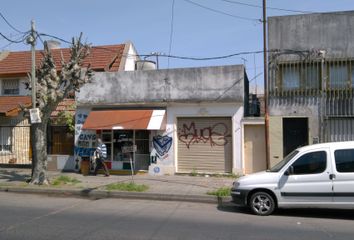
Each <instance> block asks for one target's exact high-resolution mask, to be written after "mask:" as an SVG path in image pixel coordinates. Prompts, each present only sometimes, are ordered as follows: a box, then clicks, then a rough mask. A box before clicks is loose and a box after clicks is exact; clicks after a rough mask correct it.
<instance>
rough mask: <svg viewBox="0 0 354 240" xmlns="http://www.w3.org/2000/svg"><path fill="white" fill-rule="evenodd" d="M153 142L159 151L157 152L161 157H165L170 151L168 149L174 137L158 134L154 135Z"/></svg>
mask: <svg viewBox="0 0 354 240" xmlns="http://www.w3.org/2000/svg"><path fill="white" fill-rule="evenodd" d="M152 143H153V145H154V148H155V150H156V151H157V154H158V155H159V156H160V157H163V156H164V155H166V154H167V153H168V151H169V150H170V148H171V145H172V137H169V136H167V135H165V136H161V135H158V136H155V137H153V140H152Z"/></svg>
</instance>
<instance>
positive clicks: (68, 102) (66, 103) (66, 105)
mask: <svg viewBox="0 0 354 240" xmlns="http://www.w3.org/2000/svg"><path fill="white" fill-rule="evenodd" d="M74 106H75V99H70V98H66V99H64V100H63V101H61V102H60V103H59V104H58V106H57V108H56V109H55V110H54V111H53V112H52V114H51V117H58V114H59V113H60V112H62V111H67V112H70V114H72V115H75V107H74Z"/></svg>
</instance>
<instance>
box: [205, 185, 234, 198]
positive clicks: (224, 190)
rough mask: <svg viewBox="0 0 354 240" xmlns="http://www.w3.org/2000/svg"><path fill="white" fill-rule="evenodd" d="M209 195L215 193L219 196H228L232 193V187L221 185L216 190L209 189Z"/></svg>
mask: <svg viewBox="0 0 354 240" xmlns="http://www.w3.org/2000/svg"><path fill="white" fill-rule="evenodd" d="M207 194H208V195H214V196H217V197H227V196H230V194H231V188H230V187H221V188H218V189H216V190H215V191H209V192H207Z"/></svg>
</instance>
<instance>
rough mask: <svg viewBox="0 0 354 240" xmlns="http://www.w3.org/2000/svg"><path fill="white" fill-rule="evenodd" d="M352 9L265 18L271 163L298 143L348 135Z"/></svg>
mask: <svg viewBox="0 0 354 240" xmlns="http://www.w3.org/2000/svg"><path fill="white" fill-rule="evenodd" d="M353 26H354V11H347V12H333V13H314V14H304V15H294V16H280V17H270V18H268V48H269V51H270V54H269V59H268V61H269V64H268V67H269V68H268V69H269V143H270V164H271V165H274V164H275V163H276V162H278V161H280V160H281V159H282V158H283V157H284V156H285V155H287V154H288V153H290V152H291V151H292V150H294V149H295V148H296V147H298V146H301V145H307V144H313V143H317V142H329V141H342V140H354V104H353V103H354V102H353V101H354V91H353V87H354V31H353Z"/></svg>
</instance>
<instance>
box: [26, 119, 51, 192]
mask: <svg viewBox="0 0 354 240" xmlns="http://www.w3.org/2000/svg"><path fill="white" fill-rule="evenodd" d="M47 122H48V121H47V120H46V119H43V118H42V123H34V124H32V125H31V142H32V177H31V182H30V183H31V184H37V185H42V184H45V185H47V184H49V180H48V175H47V139H46V138H47Z"/></svg>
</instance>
